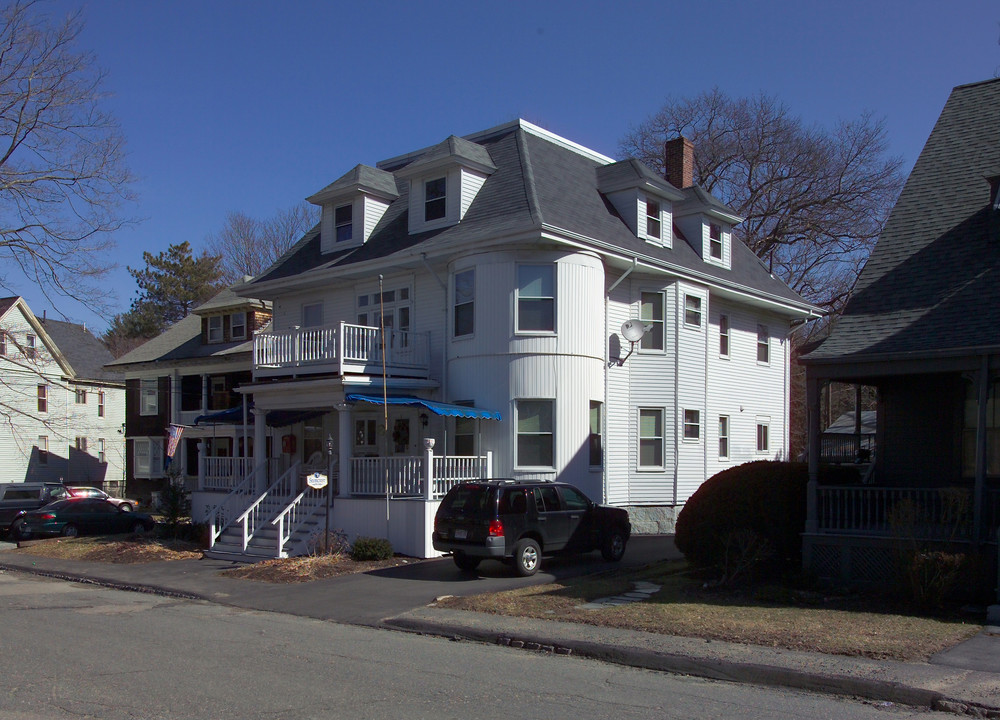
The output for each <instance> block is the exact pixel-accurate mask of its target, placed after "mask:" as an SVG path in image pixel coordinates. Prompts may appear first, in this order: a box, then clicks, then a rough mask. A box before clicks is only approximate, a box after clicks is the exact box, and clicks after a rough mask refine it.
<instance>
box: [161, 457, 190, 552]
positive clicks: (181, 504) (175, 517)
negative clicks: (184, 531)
mask: <svg viewBox="0 0 1000 720" xmlns="http://www.w3.org/2000/svg"><path fill="white" fill-rule="evenodd" d="M156 509H157V510H158V511H159V512H160V514H161V515H163V526H162V528H163V534H164V535H165V536H166V537H178V536H179V534H180V532H181V526H182V525H184V524H186V523H187V520H188V518H189V516H190V514H191V500H190V493H189V492H188V490H187V488H185V487H184V481H183V480H181V479H180V478H179V477H178V476H177V473H176V472H168V473H167V484H166V486H165V487H164V488H163V491H162V492H161V493H160V502H159V505H158V507H157V508H156Z"/></svg>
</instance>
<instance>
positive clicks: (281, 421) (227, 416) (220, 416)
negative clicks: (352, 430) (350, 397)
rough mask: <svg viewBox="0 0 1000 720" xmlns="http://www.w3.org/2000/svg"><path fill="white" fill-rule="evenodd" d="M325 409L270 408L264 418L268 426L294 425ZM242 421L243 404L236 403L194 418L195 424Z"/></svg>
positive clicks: (251, 421)
mask: <svg viewBox="0 0 1000 720" xmlns="http://www.w3.org/2000/svg"><path fill="white" fill-rule="evenodd" d="M252 408H253V403H249V404H247V411H248V412H247V421H248V423H249V424H251V425H253V424H254V414H253V413H250V412H249V411H250V410H251V409H252ZM326 412H328V411H327V410H270V411H268V413H267V416H266V417H265V419H264V422H265V423H267V426H268V427H287V426H288V425H294V424H295V423H299V422H303V421H305V420H311V419H312V418H314V417H319V416H320V415H323V414H324V413H326ZM242 422H243V406H242V405H237V406H236V407H233V408H229V409H228V410H220V411H218V412H213V413H207V414H205V415H199V416H198V417H196V418H195V419H194V424H195V425H231V424H235V425H239V424H240V423H242Z"/></svg>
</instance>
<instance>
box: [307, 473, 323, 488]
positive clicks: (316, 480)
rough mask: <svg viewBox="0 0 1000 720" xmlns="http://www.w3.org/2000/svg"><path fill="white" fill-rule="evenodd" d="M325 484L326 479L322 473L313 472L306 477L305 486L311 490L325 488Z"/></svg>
mask: <svg viewBox="0 0 1000 720" xmlns="http://www.w3.org/2000/svg"><path fill="white" fill-rule="evenodd" d="M326 483H327V478H326V475H325V474H324V473H321V472H314V473H312V474H311V475H307V476H306V484H307V485H308V486H309V487H311V488H316V489H317V490H319V489H320V488H325V487H326Z"/></svg>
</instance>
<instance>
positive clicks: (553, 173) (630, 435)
mask: <svg viewBox="0 0 1000 720" xmlns="http://www.w3.org/2000/svg"><path fill="white" fill-rule="evenodd" d="M665 152H666V159H667V166H668V173H667V177H666V178H663V177H659V176H657V175H656V174H655V173H653V172H652V171H651V170H650V169H649V168H648V167H647V166H645V165H643V164H642V163H640V162H638V161H636V160H632V159H629V160H623V161H618V162H616V161H615V160H614V159H612V158H610V157H606V156H604V155H602V154H600V153H597V152H594V151H592V150H589V149H587V148H584V147H581V146H580V145H578V144H576V143H574V142H571V141H569V140H566V139H564V138H561V137H558V136H556V135H554V134H552V133H550V132H548V131H546V130H543V129H541V128H539V127H536V126H534V125H532V124H530V123H527V122H525V121H523V120H520V121H515V122H512V123H509V124H506V125H502V126H500V127H496V128H493V129H490V130H486V131H483V132H479V133H475V134H473V135H469V136H466V137H464V138H459V137H456V136H451V137H448V138H447V139H446V140H444V141H443V142H441V143H440V144H438V145H434V146H432V147H429V148H424V149H421V150H417V151H415V152H412V153H409V154H406V155H401V156H398V157H393V158H391V159H388V160H384V161H382V162H380V163H378V164H377V165H376V166H374V167H371V166H367V165H357V166H356V167H354V168H353V169H352V170H350V171H349V172H347V173H346V174H345V175H343V176H342V177H341V178H339V179H338V180H336V181H335V182H333V183H332V184H330V185H329V186H327V187H325V188H323V189H322V190H320V191H319V192H317V193H315V194H314V195H312V196H311V197H310V198H309V200H310V201H311V202H313V203H315V204H316V205H319V206H320V207H321V208H322V219H321V222H320V223H319V225H317V226H316V227H315V228H314V229H313V230H312V231H310V232H309V233H307V234H306V235H305V236H304V237H303V238H302V239H301V240H300V241H299V242H298V243H297V244H296V245H295V246H294V247H292V248H291V249H290V250H289V251H288V252H287V253H286V254H285V255H284V256H283V257H282V258H280V259H279V260H278V261H277V262H276V263H275V264H274V265H273V266H272V267H271V268H269V269H268V270H267V271H266V272H264V273H263V274H261V275H260V276H258V277H257V278H255V279H253V280H252V281H251V282H247V283H245V284H244V285H242V286H237V287H236V288H235V291H236V292H237V293H238V294H241V295H244V296H246V297H252V298H258V299H262V300H266V301H269V302H270V303H271V304H272V309H273V319H272V326H271V327H270V328H269V329H267V330H265V331H262V332H259V333H257V334H256V335H255V337H254V339H253V353H254V355H253V382H252V383H250V384H247V385H243V386H241V387H240V388H239V392H240V393H241V394H242V395H243V396H244V397H245V398H246V399H247V400H246V402H247V405H248V407H252V409H251V410H250V413H251V415H253V416H254V418H255V422H254V428H253V431H254V433H255V436H256V442H255V443H254V447H255V448H256V451H257V457H256V458H255V461H254V465H255V467H256V468H257V470H256V471H255V473H254V475H253V476H251V477H248V478H246V479H234V481H233V487H234V489H233V491H232V493H231V494H230V495H228V496H225V497H224V496H222V495H221V494H220V493H218V492H207V491H206V492H199V493H196V496H195V513H196V514H197V515H200V516H202V517H204V518H205V519H206V520H208V521H209V522H210V523H211V524H212V526H213V528H214V529H215V532H214V533H213V537H215V538H216V541H217V543H218V545H217V546H216V549H217V550H220V549H223V548H228V549H230V550H233V547H232V545H233V542H229V543H228V545H227V540H226V533H227V532H228V533H229V537H230V538H231V539H232V538H235V539H236V540H237V541H236V543H235V544H237V545H240V547H237V548H235V550H236V551H243V550H246V549H247V548H248V547H250V546H251V545H253V542H254V537H255V536H259V538H260V539H259V541H258V545H261V546H264V548H262V549H260V551H261V552H265V551H266V552H268V553H270V552H271V551H272V550H273V551H276V552H278V553H279V554H280V553H285V552H295V549H294V543H295V538H296V533H295V528H297V527H299V526H300V525H304V526H306V527H315V524H314V523H315V518H316V517H317V516H324V515H326V513H327V512H331V513H332V520H331V521H330V522H331V524H332V526H333V527H335V528H337V529H341V530H344V531H345V532H347V534H348V535H349V536H356V535H367V536H372V535H374V536H382V537H386V536H387V537H388V538H389V540H390V541H391V542H392V544H393V546H394V547H395V548H396V549H397V550H398V551H400V552H403V553H406V554H411V555H416V556H424V557H426V556H429V555H432V554H434V551H433V549H432V548H431V542H430V536H431V529H432V528H431V524H432V522H433V515H434V510H435V508H436V505H437V500H438V499H439V498H440V497H441V495H442V494H443V493H444V492H445V491H446V490H447V489H448V487H450V485H451V484H453V483H454V482H457V481H458V480H461V479H466V478H475V477H483V476H494V477H515V478H533V479H546V480H556V479H558V480H563V481H568V482H571V483H573V484H574V485H576V486H578V487H580V488H581V489H582V490H583V491H584V492H586V493H587V494H588V495H590V496H591V498H593V499H594V500H597V501H600V502H605V503H611V504H614V505H619V506H622V507H626V508H628V509H629V511H630V513H631V517H632V522H633V527H634V529H635V531H636V532H665V531H670V530H672V525H673V519H674V516H675V513H676V511H677V510H678V508H679V507H680V506H682V505H683V504H684V502H685V501H686V500H687V499H688V498H689V497H690V496H691V494H692V493H693V492H694V491H695V490H696V489H697V488H698V487H699V485H700V484H701V483H702V482H703V481H704V480H705V479H706V478H708V477H710V476H711V475H713V474H715V473H716V472H718V471H719V470H722V469H724V468H727V467H730V466H733V465H736V464H739V463H743V462H746V461H749V460H754V459H760V458H768V459H774V458H781V457H784V456H785V455H786V454H787V451H788V435H789V432H788V414H789V400H788V398H789V340H788V334H789V331H790V328H791V327H792V326H793V325H794V324H795V323H797V322H800V321H803V320H805V319H807V318H810V317H815V316H816V315H817V314H818V311H817V309H816V308H815V307H813V306H811V305H810V304H808V303H806V302H804V301H803V300H802V299H801V298H800V297H798V296H797V295H796V294H795V293H794V292H792V291H791V290H790V289H789V288H788V287H787V286H786V285H784V284H783V283H782V282H781V281H780V280H778V279H777V278H775V277H774V276H773V275H771V274H770V273H769V272H768V270H767V269H766V268H765V267H764V266H763V265H762V264H761V262H760V261H759V260H758V259H757V257H755V256H754V255H753V254H752V253H751V252H750V251H749V250H748V249H747V248H746V247H745V246H744V245H743V244H742V243H740V242H738V241H735V242H734V241H733V239H732V238H733V236H732V227H733V225H734V224H736V223H739V222H740V220H741V218H739V217H738V216H737V215H736V214H735V213H734V212H733V211H732V210H731V209H730V208H728V207H726V206H725V205H724V204H723V203H721V202H720V201H719V200H718V199H716V198H714V197H713V196H711V195H710V194H708V193H707V192H705V191H704V190H702V189H700V188H698V187H695V186H694V185H693V184H692V181H691V180H692V174H693V170H692V168H693V148H692V146H691V144H690V142H688V141H687V140H686V139H683V138H678V139H676V140H674V141H671V142H669V143H668V144H667V147H666V149H665ZM293 412H296V413H301V416H300V417H301V421H300V422H296V423H293V424H291V425H288V426H287V427H285V428H283V429H281V430H280V431H276V430H274V429H273V425H274V424H273V423H271V422H257V421H256V418H261V417H266V416H269V415H270V414H272V413H285V414H286V415H285V416H286V417H289V415H288V414H289V413H293ZM276 432H280V441H279V440H278V435H272V434H273V433H276ZM269 437H271V438H272V439H271V440H270V441H268V438H269ZM268 446H269V447H271V448H272V449H273V453H274V455H278V454H280V455H282V456H283V457H285V459H286V462H285V463H284V464H283V466H284V467H287V468H288V471H287V472H286V473H282V474H281V475H280V476H275V473H274V471H273V467H274V463H273V462H270V463H269V462H267V461H268V454H267V453H266V451H265V448H266V447H268ZM279 451H280V453H279ZM287 460H291V461H292V462H287ZM269 468H270V469H269ZM316 472H319V473H320V475H322V476H323V477H326V478H328V479H329V480H330V481H331V482H330V484H328V486H327V487H325V488H323V489H319V490H317V489H314V488H312V486H311V485H310V484H309V483H308V482H307V479H308V478H309V477H310V476H311V475H312V474H315V473H316ZM238 481H239V482H238ZM315 484H322V479H319V480H317V482H316V483H315ZM327 495H329V498H330V500H329V502H328V501H327V500H326V498H327ZM331 504H332V506H333V507H332V510H329V511H328V510H327V508H328V507H329V506H330V505H331ZM308 518H311V519H308ZM310 523H313V524H310ZM227 527H228V528H229V529H228V530H226V528H227ZM300 535H301V533H300ZM240 538H242V539H241V540H240Z"/></svg>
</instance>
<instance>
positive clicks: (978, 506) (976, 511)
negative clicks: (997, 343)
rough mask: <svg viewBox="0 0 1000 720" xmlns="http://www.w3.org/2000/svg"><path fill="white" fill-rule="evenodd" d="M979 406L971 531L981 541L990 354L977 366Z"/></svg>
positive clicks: (976, 539)
mask: <svg viewBox="0 0 1000 720" xmlns="http://www.w3.org/2000/svg"><path fill="white" fill-rule="evenodd" d="M978 390H979V393H978V395H979V398H978V399H979V406H978V407H977V408H976V410H977V413H976V483H975V486H974V489H973V491H972V533H973V538H975V542H977V543H979V542H981V541H982V539H983V537H982V532H983V499H984V498H983V493H984V491H985V487H986V406H987V403H988V402H989V398H990V356H989V355H983V357H982V361H981V365H980V367H979V388H978Z"/></svg>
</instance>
